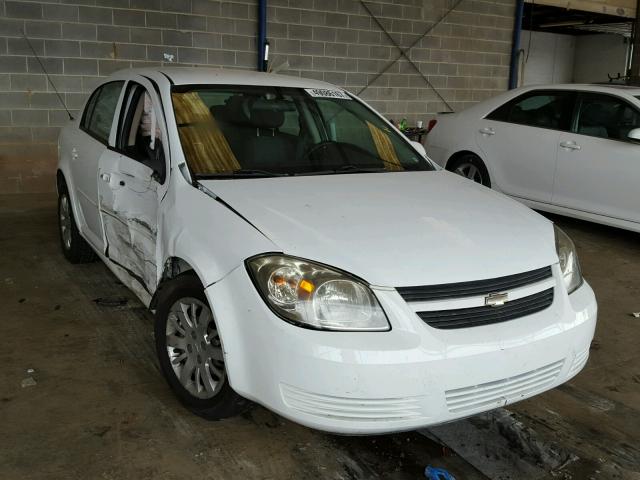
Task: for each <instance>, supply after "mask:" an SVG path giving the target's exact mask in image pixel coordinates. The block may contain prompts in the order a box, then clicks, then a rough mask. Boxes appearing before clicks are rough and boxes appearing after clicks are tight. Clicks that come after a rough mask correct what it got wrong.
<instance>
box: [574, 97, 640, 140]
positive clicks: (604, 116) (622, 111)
mask: <svg viewBox="0 0 640 480" xmlns="http://www.w3.org/2000/svg"><path fill="white" fill-rule="evenodd" d="M639 127H640V115H639V114H638V111H637V110H636V109H635V108H633V107H631V106H630V105H629V104H628V103H627V102H625V101H623V100H621V99H618V98H616V97H613V96H611V95H598V94H589V95H585V96H583V97H582V100H581V102H580V110H579V111H578V119H577V124H576V133H579V134H582V135H589V136H592V137H600V138H610V139H613V140H627V135H628V134H629V132H630V131H631V130H633V129H634V128H639Z"/></svg>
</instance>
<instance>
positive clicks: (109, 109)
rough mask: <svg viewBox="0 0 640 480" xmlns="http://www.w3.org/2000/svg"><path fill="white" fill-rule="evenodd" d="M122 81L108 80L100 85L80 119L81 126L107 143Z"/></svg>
mask: <svg viewBox="0 0 640 480" xmlns="http://www.w3.org/2000/svg"><path fill="white" fill-rule="evenodd" d="M123 85H124V82H120V81H118V82H110V83H107V84H105V85H103V86H102V87H100V88H99V89H98V90H97V91H96V92H95V93H94V94H93V95H92V96H91V99H90V100H89V103H88V104H87V108H86V109H85V114H84V115H83V119H82V127H83V128H84V129H85V130H86V131H87V132H88V133H89V134H90V135H92V136H93V137H95V138H96V139H97V140H99V141H101V142H103V143H107V142H108V140H109V133H110V132H111V125H112V124H113V115H114V113H115V111H116V106H117V105H118V99H119V98H120V92H121V91H122V86H123Z"/></svg>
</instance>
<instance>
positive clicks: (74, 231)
mask: <svg viewBox="0 0 640 480" xmlns="http://www.w3.org/2000/svg"><path fill="white" fill-rule="evenodd" d="M58 232H59V234H60V246H61V247H62V254H63V255H64V256H65V258H66V259H67V260H68V261H69V262H71V263H89V262H93V261H95V260H96V259H97V258H98V256H97V255H96V253H95V252H94V251H93V249H92V248H91V246H90V245H89V244H88V243H87V241H86V240H85V239H84V238H82V235H80V232H79V231H78V226H77V224H76V219H75V217H74V216H73V208H72V207H71V197H70V196H69V191H68V190H67V187H66V185H64V184H63V185H62V186H61V188H60V193H59V195H58Z"/></svg>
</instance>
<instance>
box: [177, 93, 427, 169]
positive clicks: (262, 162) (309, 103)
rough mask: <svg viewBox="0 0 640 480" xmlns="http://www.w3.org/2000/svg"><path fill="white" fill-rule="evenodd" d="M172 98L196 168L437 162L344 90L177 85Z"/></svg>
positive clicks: (188, 156) (184, 143)
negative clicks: (421, 152) (423, 154)
mask: <svg viewBox="0 0 640 480" xmlns="http://www.w3.org/2000/svg"><path fill="white" fill-rule="evenodd" d="M172 101H173V108H174V112H175V117H176V123H177V125H178V133H179V136H180V142H181V144H182V149H183V152H184V155H185V158H186V161H187V164H188V165H189V168H190V169H191V171H192V172H193V173H195V174H196V176H200V177H221V178H225V177H227V178H228V177H230V176H233V175H243V176H267V175H313V174H324V175H328V174H332V173H345V172H354V173H357V172H365V171H366V172H378V171H379V172H385V171H387V172H390V171H408V170H432V169H433V167H432V166H431V165H430V164H429V162H427V160H425V159H424V158H423V157H422V156H421V155H420V154H418V153H417V152H416V151H415V150H414V149H413V148H412V147H411V146H410V145H409V143H408V141H407V140H406V139H405V138H404V137H402V136H401V135H399V134H398V133H396V132H395V131H393V130H392V129H391V128H389V126H388V125H387V124H386V123H385V122H384V121H383V120H382V119H381V118H380V117H378V115H376V114H375V113H373V112H372V111H371V110H369V109H368V108H367V107H365V106H364V105H362V104H361V103H360V102H358V101H357V100H354V99H352V98H351V97H350V96H348V95H347V94H345V93H344V92H342V91H337V90H317V89H316V90H313V89H302V88H280V87H258V86H255V87H254V86H222V85H220V86H218V85H207V86H179V87H174V89H173V91H172Z"/></svg>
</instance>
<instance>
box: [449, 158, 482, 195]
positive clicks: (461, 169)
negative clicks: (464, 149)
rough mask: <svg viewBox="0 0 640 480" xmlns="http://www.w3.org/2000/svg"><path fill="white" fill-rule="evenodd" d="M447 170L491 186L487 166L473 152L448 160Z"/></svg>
mask: <svg viewBox="0 0 640 480" xmlns="http://www.w3.org/2000/svg"><path fill="white" fill-rule="evenodd" d="M447 170H449V171H451V172H453V173H457V174H458V175H461V176H463V177H465V178H468V179H469V180H473V181H474V182H476V183H479V184H480V185H484V186H485V187H489V188H491V179H490V178H489V171H488V170H487V167H486V166H485V164H484V162H483V161H482V160H481V159H480V157H478V156H477V155H474V154H473V153H465V154H464V155H461V156H459V157H458V158H456V159H454V160H452V161H450V162H449V164H448V165H447Z"/></svg>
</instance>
